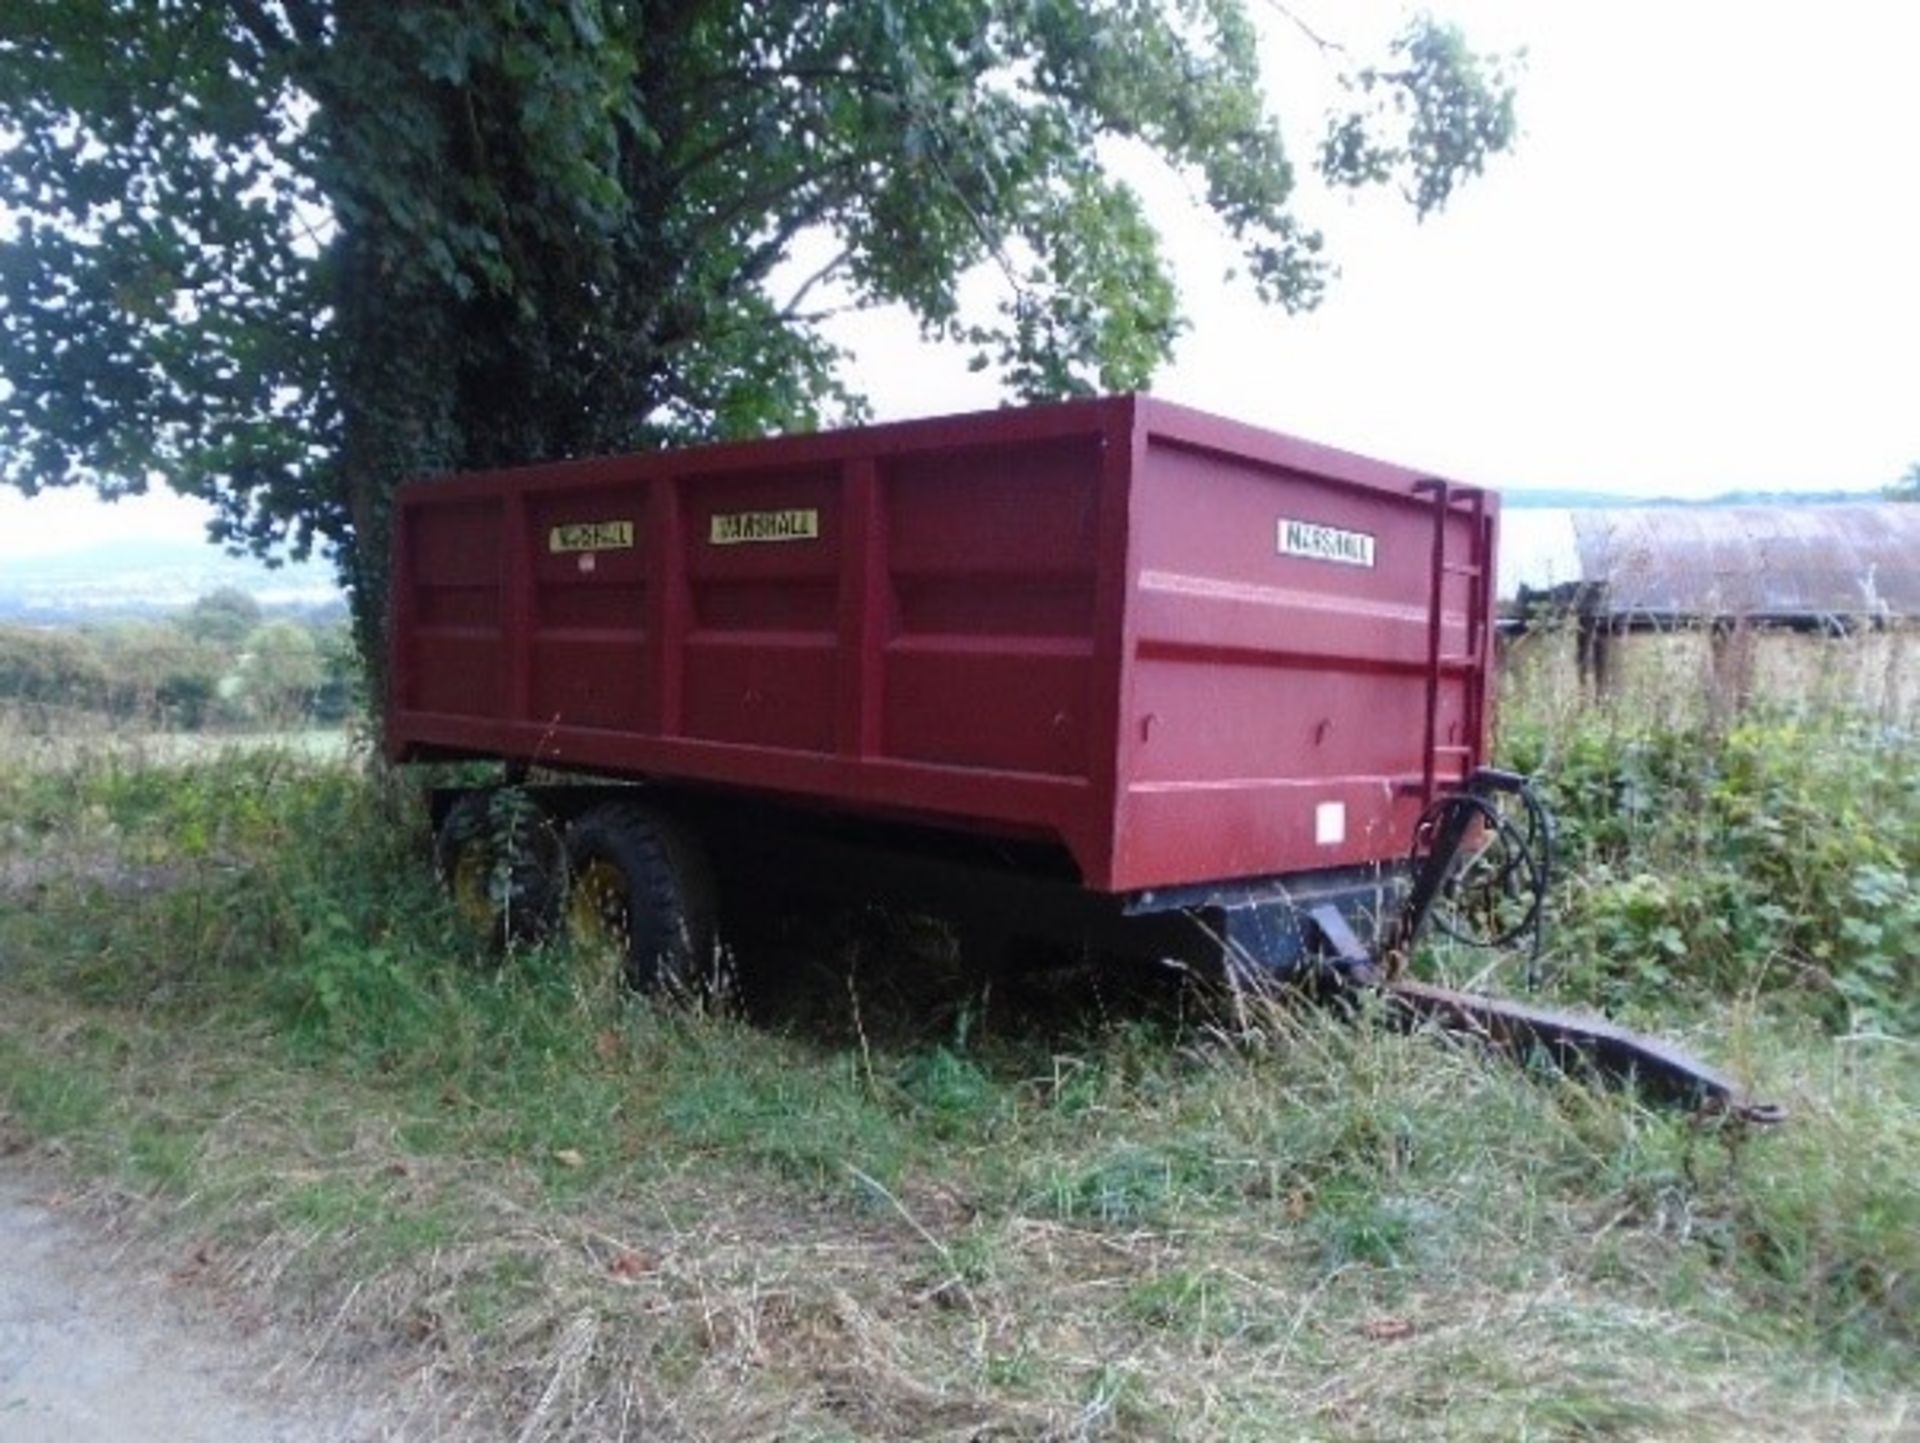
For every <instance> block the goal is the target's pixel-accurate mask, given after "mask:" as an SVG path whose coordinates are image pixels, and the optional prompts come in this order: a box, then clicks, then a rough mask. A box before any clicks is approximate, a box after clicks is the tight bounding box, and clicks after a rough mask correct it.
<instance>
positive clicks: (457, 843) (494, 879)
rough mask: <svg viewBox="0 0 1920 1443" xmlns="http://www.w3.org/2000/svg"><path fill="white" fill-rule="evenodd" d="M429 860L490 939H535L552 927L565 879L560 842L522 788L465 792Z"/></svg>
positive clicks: (461, 909)
mask: <svg viewBox="0 0 1920 1443" xmlns="http://www.w3.org/2000/svg"><path fill="white" fill-rule="evenodd" d="M433 850H434V863H435V865H436V866H437V867H438V869H439V872H440V879H441V881H443V882H444V883H445V884H446V888H447V891H448V892H449V893H450V894H451V895H452V897H453V905H454V910H455V911H456V912H457V913H458V914H459V915H460V917H461V918H462V919H463V920H464V921H465V922H466V923H467V924H468V925H469V926H470V927H472V929H473V930H474V931H475V932H476V933H478V934H480V935H481V936H484V937H486V938H487V939H488V940H489V941H490V942H491V943H493V944H494V945H496V946H505V945H506V944H508V943H525V942H536V941H538V940H539V939H540V938H542V937H544V936H545V935H546V934H547V933H548V932H549V931H551V930H552V927H553V920H554V916H555V913H556V911H557V909H558V906H559V901H560V897H561V894H562V892H563V891H564V890H565V885H566V871H567V858H566V848H565V847H564V845H563V844H562V843H561V840H560V834H559V833H558V832H557V831H556V830H555V829H554V826H553V823H552V821H551V820H550V819H549V818H548V817H547V816H546V814H545V813H544V812H542V811H541V810H540V807H539V805H538V804H537V803H536V802H534V801H533V800H532V798H530V797H528V796H527V795H526V794H525V793H524V792H519V791H515V790H513V789H511V788H499V789H496V790H492V791H482V792H468V793H466V794H465V795H463V796H462V797H460V799H459V800H458V801H456V802H455V803H454V804H453V806H452V807H451V808H449V809H448V811H447V815H446V816H445V818H444V819H442V821H441V823H440V830H439V832H438V833H437V834H436V835H435V837H434V846H433Z"/></svg>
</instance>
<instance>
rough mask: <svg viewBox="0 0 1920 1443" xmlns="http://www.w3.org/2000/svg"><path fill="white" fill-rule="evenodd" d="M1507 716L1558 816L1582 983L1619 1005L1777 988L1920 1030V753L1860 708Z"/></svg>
mask: <svg viewBox="0 0 1920 1443" xmlns="http://www.w3.org/2000/svg"><path fill="white" fill-rule="evenodd" d="M1552 740H1553V753H1552V757H1551V760H1550V761H1547V760H1546V754H1545V747H1546V744H1547V741H1548V736H1547V734H1546V733H1545V732H1543V731H1538V730H1530V729H1528V728H1526V727H1525V726H1524V725H1523V726H1520V727H1518V728H1510V729H1509V747H1508V758H1509V760H1510V761H1511V762H1512V763H1513V764H1515V765H1517V766H1519V767H1520V768H1521V769H1523V770H1533V769H1535V768H1539V769H1540V772H1541V781H1542V783H1543V785H1544V787H1545V789H1546V791H1547V794H1548V797H1549V799H1550V801H1551V802H1552V804H1553V806H1554V807H1555V809H1556V811H1557V812H1558V814H1559V818H1560V838H1559V841H1560V849H1561V860H1560V863H1559V866H1558V868H1557V872H1558V878H1559V881H1558V891H1557V896H1556V899H1555V904H1554V911H1553V913H1552V916H1551V921H1550V928H1551V931H1552V938H1553V941H1552V946H1553V953H1554V956H1555V957H1556V958H1558V959H1561V961H1560V963H1559V965H1560V966H1561V967H1562V968H1563V969H1564V971H1565V981H1566V983H1567V985H1569V986H1571V987H1573V988H1575V989H1576V990H1578V991H1581V992H1584V993H1586V994H1587V995H1588V996H1590V997H1593V998H1594V999H1596V1000H1598V1001H1600V1002H1602V1003H1604V1004H1605V1005H1608V1006H1614V1007H1618V1006H1634V1005H1641V1006H1648V1007H1658V1006H1670V1005H1671V1004H1672V1002H1674V1001H1676V1000H1680V999H1690V1000H1693V1001H1702V1000H1705V999H1709V998H1713V997H1737V996H1749V995H1755V994H1759V995H1767V996H1779V997H1780V998H1782V999H1783V1000H1786V1001H1791V1002H1792V1004H1793V1005H1795V1006H1796V1007H1804V1008H1808V1009H1810V1010H1811V1011H1812V1012H1813V1013H1814V1014H1815V1015H1817V1016H1820V1017H1822V1018H1824V1019H1825V1020H1827V1021H1828V1022H1829V1023H1831V1024H1832V1025H1835V1026H1849V1025H1855V1024H1861V1025H1872V1026H1884V1027H1892V1028H1895V1029H1898V1030H1901V1031H1904V1032H1907V1033H1913V1032H1914V1031H1916V1030H1920V965H1916V960H1915V959H1916V958H1920V889H1916V887H1915V885H1914V881H1913V879H1914V877H1915V876H1916V875H1920V755H1917V754H1916V747H1915V741H1914V739H1913V738H1912V737H1911V736H1909V735H1907V734H1904V733H1901V732H1897V731H1890V730H1887V729H1885V728H1882V727H1879V726H1877V725H1874V724H1872V723H1870V722H1867V721H1865V720H1860V719H1855V718H1851V717H1848V716H1845V715H1832V716H1823V717H1810V718H1809V717H1793V716H1788V715H1770V714H1766V713H1754V714H1751V715H1750V716H1749V717H1748V718H1747V719H1746V720H1744V721H1743V722H1741V723H1740V724H1738V725H1736V726H1734V727H1733V728H1732V729H1730V730H1728V731H1726V732H1724V733H1720V732H1716V731H1714V730H1712V729H1710V728H1706V727H1703V726H1697V725H1690V724H1685V723H1679V724H1672V723H1664V722H1661V721H1657V720H1654V719H1623V718H1621V717H1619V716H1617V715H1612V714H1608V713H1604V712H1593V713H1588V714H1584V715H1583V716H1582V717H1581V718H1579V719H1578V721H1577V723H1576V728H1575V730H1573V732H1572V734H1570V735H1569V734H1565V733H1563V734H1561V735H1559V736H1556V737H1554V738H1553V739H1552Z"/></svg>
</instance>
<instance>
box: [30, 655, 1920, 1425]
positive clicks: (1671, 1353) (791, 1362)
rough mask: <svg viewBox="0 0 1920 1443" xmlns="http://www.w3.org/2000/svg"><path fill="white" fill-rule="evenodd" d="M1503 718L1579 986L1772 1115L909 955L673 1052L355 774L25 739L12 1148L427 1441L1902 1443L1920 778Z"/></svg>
mask: <svg viewBox="0 0 1920 1443" xmlns="http://www.w3.org/2000/svg"><path fill="white" fill-rule="evenodd" d="M1502 714H1503V718H1504V723H1503V726H1504V736H1503V743H1502V745H1503V749H1504V751H1505V754H1506V760H1507V761H1508V762H1509V763H1511V764H1513V765H1516V766H1519V767H1521V768H1523V769H1526V770H1529V771H1534V772H1537V773H1538V774H1539V775H1540V776H1541V777H1542V778H1543V779H1544V780H1545V782H1546V784H1547V787H1548V790H1549V791H1550V793H1551V794H1552V796H1553V798H1554V800H1555V802H1556V803H1557V805H1558V806H1559V808H1560V810H1561V813H1562V816H1563V822H1564V834H1563V839H1562V840H1563V844H1564V845H1563V848H1562V857H1561V864H1560V878H1561V882H1560V888H1559V892H1558V900H1557V901H1556V904H1555V913H1554V916H1553V919H1552V931H1551V934H1550V938H1551V940H1550V946H1549V948H1548V951H1547V953H1546V955H1545V956H1544V958H1543V959H1542V963H1543V965H1542V971H1543V976H1544V982H1543V991H1544V993H1545V995H1546V996H1547V997H1548V998H1549V999H1551V1000H1555V1001H1561V1002H1568V1003H1576V1004H1580V1005H1597V1006H1603V1007H1605V1008H1607V1009H1608V1010H1610V1011H1611V1012H1613V1013H1614V1014H1616V1015H1618V1016H1620V1017H1621V1018H1623V1019H1624V1020H1626V1021H1629V1022H1631V1023H1633V1024H1636V1025H1639V1026H1643V1027H1647V1028H1649V1029H1652V1030H1656V1031H1658V1032H1659V1033H1661V1034H1662V1035H1664V1036H1668V1037H1671V1038H1673V1039H1675V1040H1678V1041H1681V1042H1684V1043H1686V1044H1688V1045H1690V1046H1691V1047H1693V1048H1694V1049H1695V1050H1696V1051H1698V1052H1700V1053H1701V1054H1703V1055H1705V1056H1707V1057H1709V1058H1712V1059H1714V1060H1716V1061H1718V1062H1720V1063H1722V1064H1723V1065H1725V1066H1727V1067H1728V1068H1730V1069H1731V1070H1733V1071H1735V1072H1736V1073H1737V1074H1739V1075H1740V1076H1742V1077H1743V1078H1745V1079H1747V1080H1749V1081H1750V1082H1751V1083H1752V1084H1753V1085H1754V1087H1755V1089H1756V1091H1758V1092H1759V1093H1761V1094H1763V1095H1765V1096H1767V1097H1771V1098H1778V1099H1779V1100H1782V1101H1784V1102H1786V1103H1787V1104H1788V1105H1789V1106H1790V1107H1791V1108H1792V1109H1793V1114H1794V1116H1793V1120H1792V1122H1790V1123H1789V1124H1787V1125H1786V1126H1785V1127H1784V1128H1781V1129H1777V1130H1774V1131H1770V1132H1765V1133H1759V1134H1748V1133H1744V1132H1741V1131H1739V1130H1730V1129H1726V1128H1716V1127H1714V1126H1712V1125H1709V1124H1704V1123H1699V1122H1695V1121H1691V1120H1688V1119H1685V1118H1680V1117H1675V1116H1671V1115H1666V1114H1662V1113H1658V1112H1654V1111H1650V1110H1648V1109H1646V1108H1645V1107H1643V1106H1641V1105H1640V1104H1639V1103H1637V1102H1636V1101H1635V1100H1634V1099H1633V1098H1631V1097H1627V1096H1621V1095H1616V1094H1601V1093H1595V1092H1592V1091H1588V1090H1586V1089H1584V1088H1581V1087H1578V1086H1575V1085H1572V1084H1569V1083H1566V1082H1564V1081H1556V1080H1554V1079H1552V1078H1550V1077H1545V1076H1539V1075H1529V1074H1527V1073H1524V1072H1522V1071H1520V1070H1518V1069H1513V1068H1510V1067H1508V1066H1506V1065H1503V1064H1500V1063H1498V1062H1493V1061H1489V1060H1487V1059H1484V1058H1482V1057H1480V1056H1478V1055H1476V1054H1475V1053H1474V1052H1472V1051H1470V1050H1467V1049H1464V1048H1462V1047H1460V1046H1457V1045H1453V1044H1450V1043H1448V1042H1447V1041H1445V1040H1444V1039H1442V1038H1439V1037H1435V1036H1429V1035H1424V1034H1419V1033H1415V1034H1412V1035H1402V1034H1397V1033H1394V1032H1392V1031H1389V1030H1387V1029H1384V1028H1380V1027H1376V1026H1373V1025H1371V1024H1370V1023H1369V1022H1368V1020H1367V1019H1365V1018H1362V1019H1358V1020H1352V1019H1342V1018H1339V1017H1336V1016H1333V1015H1330V1014H1329V1013H1327V1012H1325V1011H1319V1010H1314V1009H1312V1008H1308V1007H1305V1006H1295V1005H1290V1004H1286V1003H1264V1002H1263V1003H1259V1004H1256V1005H1252V1006H1250V1007H1247V1008H1244V1009H1240V1008H1228V1007H1216V1006H1212V1005H1210V1003H1209V999H1207V998H1206V997H1204V996H1201V995H1196V994H1193V993H1182V994H1180V995H1179V996H1177V997H1169V996H1167V995H1165V994H1166V993H1167V992H1168V990H1169V989H1164V988H1163V989H1159V991H1158V993H1157V994H1156V996H1155V998H1154V999H1153V1000H1151V1001H1147V1000H1142V999H1141V998H1140V997H1139V996H1138V995H1136V993H1135V991H1133V990H1130V989H1127V988H1122V987H1118V986H1112V987H1104V986H1095V985H1094V983H1095V981H1097V980H1098V979H1097V978H1094V977H1091V976H1089V975H1087V974H1079V975H1076V976H1072V977H1063V978H1053V979H1044V980H1042V981H1040V982H1036V983H1033V984H1031V985H1030V986H1029V987H1028V988H1027V989H1025V990H1021V989H1014V988H1009V987H1008V986H1006V985H1004V984H1003V985H1001V986H1000V987H999V988H998V990H995V991H992V992H983V991H982V990H981V989H980V988H979V987H978V986H977V985H974V984H973V983H972V982H970V981H969V979H968V978H967V977H966V975H965V974H964V971H963V969H961V968H960V967H959V966H958V965H957V963H956V960H955V959H954V957H953V955H952V952H951V948H949V947H947V946H945V945H944V943H943V942H942V940H941V939H940V937H939V936H938V934H937V933H936V932H933V931H932V930H931V929H929V928H928V927H927V926H926V925H925V924H921V923H914V922H911V921H909V920H905V919H875V918H866V919H853V920H842V921H841V922H839V923H836V924H834V925H832V926H818V927H809V928H801V929H799V930H797V931H796V932H795V933H794V935H793V936H792V937H791V938H790V939H789V940H788V943H787V945H786V947H785V948H784V950H782V951H779V952H778V954H777V955H774V956H771V957H763V958H757V959H749V960H748V962H746V963H743V976H742V977H741V979H740V981H739V984H738V988H737V995H736V1000H737V1002H738V1003H739V1006H737V1007H735V1008H728V1007H723V1006H716V1007H713V1008H709V1009H706V1010H704V1011H698V1012H688V1011H684V1010H671V1009H655V1008H652V1007H649V1006H647V1005H643V1004H640V1003H636V1002H634V1001H633V1000H631V999H629V998H626V997H624V996H622V995H620V994H619V992H618V990H617V989H616V988H614V987H612V986H610V985H609V984H608V983H606V982H605V980H604V979H603V978H602V977H600V976H599V975H598V973H597V971H596V969H594V968H592V967H590V966H587V965H586V964H585V963H584V962H583V961H582V960H581V959H576V958H573V957H570V956H568V955H567V954H566V953H565V952H564V951H563V950H562V949H559V948H550V949H535V950H530V951H520V952H516V953H514V954H512V955H510V956H508V957H506V958H504V959H500V958H495V957H492V956H490V955H488V953H487V952H486V949H485V948H484V947H483V946H481V945H480V944H479V943H478V942H477V941H475V940H472V939H465V938H463V937H462V936H461V933H460V930H459V928H458V927H457V925H456V924H455V921H454V919H453V918H452V916H451V915H450V913H449V909H448V907H447V904H446V903H445V902H444V901H443V900H442V898H441V897H440V896H439V894H438V891H437V889H436V887H435V886H434V884H433V881H432V879H431V877H430V875H429V868H428V864H427V860H426V856H427V845H426V838H425V835H424V831H423V827H422V823H421V820H420V808H419V806H418V804H417V802H418V799H417V796H416V795H415V794H414V793H413V791H412V790H411V787H412V785H413V784H412V783H410V782H408V781H406V780H402V779H394V778H391V777H388V776H384V775H380V774H377V773H375V772H372V771H370V770H369V769H368V768H367V767H366V766H364V765H363V764H362V762H361V761H359V760H358V759H357V758H356V757H355V756H354V755H353V754H351V753H343V752H337V751H336V752H329V751H326V750H324V749H323V750H318V751H316V750H314V749H311V748H307V749H301V750H292V749H281V748H276V747H271V746H260V745H249V746H246V747H244V748H238V749H233V750H229V751H214V752H204V751H198V750H195V751H192V752H189V753H179V752H176V751H173V750H170V749H167V748H160V749H149V748H148V747H146V746H144V745H143V744H140V743H118V744H114V745H101V746H76V747H68V748H61V749H57V750H54V751H51V752H49V751H46V750H41V751H29V750H27V749H26V748H25V747H24V746H22V745H7V744H0V848H4V851H0V1152H11V1153H14V1154H17V1155H18V1156H19V1158H21V1159H23V1160H24V1164H23V1165H26V1166H31V1167H35V1168H41V1169H49V1170H52V1171H54V1172H55V1173H57V1174H58V1175H59V1176H62V1177H64V1178H66V1179H68V1185H69V1186H70V1187H72V1188H73V1189H75V1190H76V1191H77V1192H79V1193H80V1194H81V1195H82V1196H84V1197H85V1198H86V1199H88V1200H89V1201H90V1202H91V1203H92V1205H93V1206H95V1207H96V1208H97V1210H98V1211H99V1212H100V1214H101V1216H102V1217H103V1219H107V1220H110V1222H111V1225H112V1226H113V1227H114V1228H115V1229H117V1230H118V1233H119V1235H120V1236H121V1237H122V1238H123V1239H124V1240H126V1241H127V1243H128V1245H129V1246H133V1247H135V1248H141V1249H149V1250H153V1251H154V1252H155V1253H156V1254H157V1255H165V1256H173V1257H185V1258H190V1259H192V1263H191V1267H190V1269H189V1271H191V1273H192V1275H193V1280H194V1286H197V1287H201V1288H206V1289H211V1290H216V1291H217V1292H218V1293H219V1294H220V1295H222V1296H225V1297H230V1298H232V1299H235V1300H237V1301H238V1302H239V1303H242V1304H244V1305H245V1306H247V1307H249V1308H255V1309H260V1310H264V1311H267V1312H270V1313H271V1314H272V1315H274V1316H276V1317H278V1318H281V1319H284V1320H287V1321H288V1323H289V1324H290V1325H292V1326H293V1327H294V1328H295V1329H296V1330H298V1331H299V1332H300V1333H302V1334H304V1336H305V1337H306V1339H307V1340H308V1342H309V1346H310V1356H311V1357H312V1358H313V1359H314V1365H315V1366H316V1367H319V1368H321V1369H335V1370H347V1371H349V1372H357V1373H358V1374H360V1375H362V1376H366V1377H371V1378H375V1379H377V1380H379V1381H380V1382H381V1383H382V1385H385V1384H387V1383H390V1382H392V1381H393V1380H396V1379H397V1380H402V1381H403V1382H404V1385H405V1396H406V1397H407V1398H408V1399H409V1400H410V1402H409V1406H410V1407H411V1408H412V1409H413V1410H414V1411H413V1412H412V1414H411V1415H410V1420H409V1422H410V1428H411V1430H412V1431H413V1432H414V1433H417V1434H420V1435H425V1436H436V1435H440V1434H445V1435H448V1436H473V1435H479V1436H508V1437H520V1438H527V1439H538V1438H600V1437H617V1436H632V1437H649V1438H653V1437H668V1438H671V1437H689V1438H727V1439H734V1438H754V1437H765V1438H773V1437H779V1438H819V1439H829V1438H928V1437H949V1438H989V1437H1004V1438H1042V1437H1046V1438H1077V1437H1119V1438H1135V1437H1195V1438H1198V1437H1205V1438H1236V1437H1237V1438H1250V1439H1251V1438H1275V1437H1324V1438H1381V1437H1394V1438H1399V1437H1437V1438H1501V1439H1510V1438H1565V1439H1587V1438H1602V1437H1621V1438H1632V1437H1683V1436H1684V1437H1689V1438H1692V1437H1730V1438H1731V1437H1745V1436H1754V1435H1756V1434H1765V1435H1766V1436H1772V1437H1808V1438H1835V1439H1840V1438H1847V1439H1852V1438H1862V1437H1888V1438H1892V1437H1904V1436H1913V1435H1914V1433H1915V1432H1916V1431H1920V1374H1917V1372H1916V1367H1915V1363H1914V1358H1915V1357H1916V1349H1917V1348H1920V1188H1916V1187H1915V1185H1914V1182H1913V1179H1914V1177H1915V1176H1916V1175H1920V1053H1917V1052H1916V1043H1915V1037H1916V1035H1917V1034H1920V1028H1917V1027H1916V1024H1917V1023H1920V975H1916V966H1915V962H1914V958H1915V956H1916V954H1917V953H1920V887H1916V883H1915V880H1914V879H1915V877H1916V874H1917V872H1920V741H1916V739H1915V738H1914V737H1913V736H1911V735H1909V734H1906V733H1903V732H1899V731H1894V730H1889V729H1888V728H1886V727H1885V726H1883V725H1880V724H1877V723H1875V722H1874V721H1872V720H1870V719H1866V718H1861V717H1855V716H1853V715H1850V714H1848V713H1846V712H1844V711H1839V710H1831V709H1828V710H1823V711H1821V712H1819V713H1818V714H1794V713H1789V712H1785V711H1776V712H1767V713H1748V714H1745V715H1743V716H1738V717H1734V718H1731V719H1728V718H1727V717H1725V716H1715V717H1709V718H1690V717H1673V716H1669V715H1663V714H1657V713H1655V712H1654V711H1653V710H1652V709H1648V708H1639V707H1628V706H1625V705H1623V706H1619V707H1614V708H1610V709H1597V708H1594V707H1591V706H1587V705H1584V704H1580V703H1578V702H1577V700H1576V699H1574V698H1572V697H1570V696H1568V695H1566V694H1565V693H1563V692H1555V691H1553V690H1552V689H1551V688H1547V687H1545V686H1542V687H1539V688H1538V689H1537V690H1536V691H1535V692H1534V693H1530V694H1518V695H1512V696H1509V697H1508V698H1506V700H1505V705H1504V707H1503V713H1502ZM1481 963H1482V959H1481V958H1480V957H1478V956H1477V955H1471V954H1469V955H1461V956H1450V955H1441V956H1435V957H1431V958H1428V959H1426V960H1425V965H1427V966H1429V967H1432V968H1437V969H1440V970H1441V971H1443V972H1446V973H1448V974H1449V975H1452V976H1453V977H1455V978H1456V979H1457V980H1473V979H1476V978H1478V974H1477V973H1476V972H1475V970H1474V969H1476V968H1477V967H1479V966H1480V965H1481ZM1478 980H1481V981H1483V982H1485V983H1486V984H1488V985H1492V986H1494V987H1498V988H1518V987H1519V986H1521V978H1520V975H1519V971H1518V969H1517V966H1515V965H1514V964H1506V965H1503V966H1501V967H1499V968H1497V969H1496V970H1495V971H1494V972H1493V973H1492V974H1491V975H1490V976H1487V977H1485V978H1479V979H1478ZM742 1010H744V1011H746V1012H747V1013H749V1014H750V1016H748V1017H742V1016H740V1015H738V1014H739V1012H740V1011H742Z"/></svg>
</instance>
